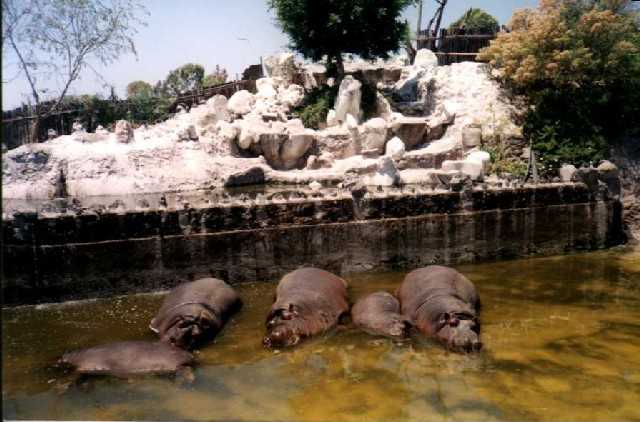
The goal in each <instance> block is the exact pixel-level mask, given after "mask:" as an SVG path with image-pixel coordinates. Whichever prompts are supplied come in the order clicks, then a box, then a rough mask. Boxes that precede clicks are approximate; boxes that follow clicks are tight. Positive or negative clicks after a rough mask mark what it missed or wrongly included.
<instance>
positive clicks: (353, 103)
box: [327, 75, 362, 123]
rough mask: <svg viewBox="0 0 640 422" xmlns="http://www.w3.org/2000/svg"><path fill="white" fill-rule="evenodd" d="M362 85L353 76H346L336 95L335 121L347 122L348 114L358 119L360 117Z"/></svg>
mask: <svg viewBox="0 0 640 422" xmlns="http://www.w3.org/2000/svg"><path fill="white" fill-rule="evenodd" d="M361 87H362V84H361V83H360V81H358V80H356V79H354V78H353V76H350V75H347V76H345V77H344V79H343V80H342V82H341V83H340V88H339V89H338V96H337V97H336V102H335V104H334V107H333V108H334V110H335V121H336V122H337V123H343V122H346V121H347V115H348V114H350V115H351V116H353V117H354V118H355V119H356V120H357V119H359V118H360V100H361V98H362V92H361V90H360V88H361ZM327 123H328V120H327Z"/></svg>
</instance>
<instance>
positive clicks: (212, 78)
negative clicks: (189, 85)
mask: <svg viewBox="0 0 640 422" xmlns="http://www.w3.org/2000/svg"><path fill="white" fill-rule="evenodd" d="M227 76H228V75H227V69H223V68H221V67H220V65H216V69H215V70H214V71H213V72H211V73H209V74H208V75H207V76H205V77H204V80H203V81H202V87H203V88H207V87H209V86H215V85H220V84H223V83H225V82H226V81H227Z"/></svg>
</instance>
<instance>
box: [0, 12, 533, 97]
mask: <svg viewBox="0 0 640 422" xmlns="http://www.w3.org/2000/svg"><path fill="white" fill-rule="evenodd" d="M319 1H320V0H319ZM144 3H145V4H146V7H147V10H148V12H149V16H147V17H146V18H145V20H146V22H147V26H145V27H140V28H139V32H138V34H137V35H136V37H135V42H136V49H137V50H138V57H137V58H136V57H134V56H133V55H128V56H124V57H122V58H120V60H119V61H118V62H117V63H114V64H112V65H110V66H109V67H108V68H103V67H99V66H96V70H98V71H99V72H100V73H101V75H102V76H103V77H104V79H105V81H106V82H108V83H109V84H112V85H114V86H115V87H116V92H117V94H118V95H119V96H124V93H125V87H126V86H127V84H128V83H129V82H131V81H134V80H138V79H141V80H145V81H147V82H150V83H154V82H155V81H157V80H160V79H164V77H165V76H166V75H167V73H168V72H169V71H170V70H172V69H174V68H176V67H178V66H180V65H182V64H184V63H188V62H195V63H200V64H202V65H203V66H204V67H205V70H206V71H207V72H208V71H210V70H212V69H213V68H214V67H215V65H216V64H220V65H221V66H222V67H225V68H226V69H227V70H228V72H229V76H230V78H231V79H233V78H234V77H235V75H236V73H241V72H242V70H243V69H244V68H245V67H247V66H248V65H249V64H253V63H258V62H259V57H260V56H261V55H262V56H267V55H270V54H273V53H276V52H278V51H280V50H283V49H285V48H286V44H287V39H286V37H285V36H284V34H282V32H281V31H280V30H279V29H278V28H277V27H276V25H275V20H274V16H273V14H272V13H271V12H270V11H269V10H268V9H267V6H266V1H265V0H189V1H175V0H148V1H146V2H144ZM537 3H538V2H537V0H472V1H466V0H450V1H449V4H448V5H447V8H446V9H445V16H444V23H445V24H448V23H449V22H451V21H453V20H455V19H457V18H458V17H459V16H460V15H462V13H464V11H465V10H466V9H468V8H469V7H480V8H482V9H484V10H486V11H488V12H489V13H491V14H492V15H494V16H495V17H496V18H497V19H498V20H499V21H500V23H506V22H507V21H508V19H509V17H510V16H511V13H512V12H513V11H514V10H515V9H519V8H523V7H534V6H535V5H536V4H537ZM424 4H425V9H426V10H425V12H424V18H423V22H424V24H423V25H426V22H428V20H429V18H430V17H431V15H432V14H433V10H434V6H435V1H433V0H424ZM405 18H406V19H407V20H408V21H409V23H410V25H411V27H412V28H415V25H416V20H417V10H416V8H410V9H407V11H406V12H405ZM238 38H245V39H247V40H248V41H244V40H239V39H238ZM11 61H12V60H11V57H10V56H7V57H5V51H3V75H6V76H3V81H4V80H6V79H8V77H10V76H11V75H13V74H15V68H11V67H6V66H5V65H4V63H11ZM103 84H104V82H101V81H100V79H99V78H97V77H96V76H95V74H94V73H93V72H91V71H88V70H87V71H85V73H83V75H82V79H81V80H79V81H77V82H76V83H75V84H74V85H73V86H72V89H71V92H70V93H71V94H89V93H103V94H106V93H107V92H108V90H107V89H105V88H103V87H102V85H103ZM2 88H3V92H2V108H3V109H5V110H6V109H8V108H12V107H15V106H18V105H20V103H21V102H22V100H23V98H25V97H24V94H25V93H28V92H29V89H28V85H27V83H26V80H24V79H23V78H18V79H16V80H13V81H11V82H9V83H3V86H2ZM47 88H49V89H56V83H55V82H54V81H51V82H49V83H48V85H47Z"/></svg>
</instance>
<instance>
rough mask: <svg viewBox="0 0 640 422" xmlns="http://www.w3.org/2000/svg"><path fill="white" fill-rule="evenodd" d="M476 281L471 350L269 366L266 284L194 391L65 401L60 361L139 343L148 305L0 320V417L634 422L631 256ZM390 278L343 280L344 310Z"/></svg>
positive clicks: (10, 314) (390, 346) (227, 333)
mask: <svg viewBox="0 0 640 422" xmlns="http://www.w3.org/2000/svg"><path fill="white" fill-rule="evenodd" d="M460 270H461V271H463V272H464V273H465V274H467V275H468V276H469V278H470V279H471V280H473V281H474V282H475V283H476V286H477V287H478V290H479V292H480V295H481V298H482V302H483V311H482V322H483V341H484V343H485V348H486V350H484V351H483V352H482V353H480V354H479V355H477V356H467V355H458V354H450V353H447V352H446V351H444V350H442V348H440V347H439V346H437V345H434V344H431V343H430V342H429V341H424V340H420V339H415V340H414V341H413V342H411V343H407V344H395V343H393V342H392V341H391V340H388V339H381V338H374V337H371V336H369V335H366V334H364V333H360V332H357V331H355V330H353V329H351V328H346V329H343V330H339V331H337V332H334V333H331V334H330V335H327V336H323V337H320V338H317V339H313V340H311V341H309V342H306V343H304V344H303V345H302V346H301V347H299V348H296V349H294V350H288V351H283V352H280V353H276V352H273V351H269V350H265V349H264V348H263V347H262V346H261V343H260V341H261V337H262V334H263V330H264V318H265V315H266V313H267V311H268V309H269V306H270V301H271V298H272V294H273V290H274V287H275V285H274V284H272V283H256V284H248V285H243V286H240V287H239V290H240V292H241V295H242V296H243V299H244V302H245V307H244V308H243V310H242V311H241V312H240V314H238V315H237V316H236V317H235V318H234V319H233V320H232V321H231V322H230V324H229V325H228V326H227V327H226V328H225V330H224V332H223V333H222V335H221V336H220V337H219V338H218V339H217V340H216V342H215V343H214V344H211V345H209V346H207V347H205V348H204V349H202V350H201V351H200V352H199V353H198V354H197V358H198V361H199V365H198V367H197V368H196V370H195V373H196V381H195V383H194V384H193V385H191V386H182V385H180V384H179V383H176V382H175V381H174V380H173V379H171V378H157V377H143V378H137V379H133V380H129V381H126V380H125V381H123V380H118V379H113V378H100V379H95V380H93V381H91V382H90V383H87V384H86V385H83V386H82V387H81V388H72V389H70V390H68V391H67V392H65V393H64V394H59V393H57V392H56V389H55V386H56V385H58V384H59V383H60V382H62V381H64V379H61V378H62V375H61V373H60V372H59V371H58V370H57V369H55V368H52V367H51V366H50V364H51V363H53V362H54V361H55V359H56V358H57V357H59V356H60V355H61V354H62V353H63V352H64V351H65V350H66V349H70V348H77V347H87V346H91V345H95V344H98V343H103V342H107V341H115V340H128V339H153V338H154V337H153V335H152V333H151V332H150V331H149V330H148V329H147V324H148V321H149V319H150V318H151V317H152V316H153V314H154V312H155V310H156V309H157V307H158V306H159V304H160V301H161V299H162V298H161V296H159V295H146V296H132V297H123V298H115V299H108V300H100V301H93V302H82V303H77V304H66V305H63V306H60V305H56V306H40V307H23V308H17V309H9V310H3V333H2V335H3V338H2V340H3V357H2V365H3V374H2V381H3V416H4V417H5V418H20V419H26V418H39V419H45V418H46V419H102V420H105V419H110V420H118V419H147V420H148V419H155V420H176V419H194V420H195V419H209V420H238V421H242V420H258V421H362V420H371V421H381V420H384V421H407V420H416V421H418V420H420V421H422V420H432V419H438V420H452V421H453V420H456V421H459V420H474V421H476V420H567V421H582V420H601V421H613V420H640V408H639V406H640V405H639V404H638V402H639V400H638V397H640V359H638V356H640V342H639V341H638V338H640V252H639V251H630V250H616V251H608V252H600V253H594V254H585V255H576V256H569V257H556V258H543V259H532V260H521V261H510V262H501V263H494V264H486V265H475V266H462V267H460ZM403 275H404V274H402V273H386V274H372V273H367V274H360V275H357V276H353V277H349V281H350V283H351V289H350V294H351V298H352V300H355V299H356V298H357V297H359V296H361V295H364V294H367V293H369V292H373V291H376V290H387V291H390V292H392V291H393V290H394V289H395V287H397V285H398V283H399V282H400V280H401V279H402V277H403Z"/></svg>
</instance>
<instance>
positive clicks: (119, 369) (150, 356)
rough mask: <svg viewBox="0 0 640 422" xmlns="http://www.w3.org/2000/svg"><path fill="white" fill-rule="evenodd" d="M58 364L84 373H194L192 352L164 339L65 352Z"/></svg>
mask: <svg viewBox="0 0 640 422" xmlns="http://www.w3.org/2000/svg"><path fill="white" fill-rule="evenodd" d="M59 363H61V364H63V365H69V366H71V367H72V368H73V369H74V370H75V371H76V372H77V373H79V374H82V375H114V376H117V377H123V378H124V377H129V376H132V375H144V374H176V373H178V374H181V375H189V376H190V374H191V367H190V366H191V365H192V364H193V355H192V354H191V353H189V352H187V351H185V350H182V349H178V348H177V347H173V346H171V345H170V344H167V343H163V342H159V341H156V342H147V341H123V342H118V343H109V344H104V345H101V346H96V347H91V348H89V349H82V350H76V351H72V352H67V353H65V354H64V355H63V356H62V358H60V360H59Z"/></svg>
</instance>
